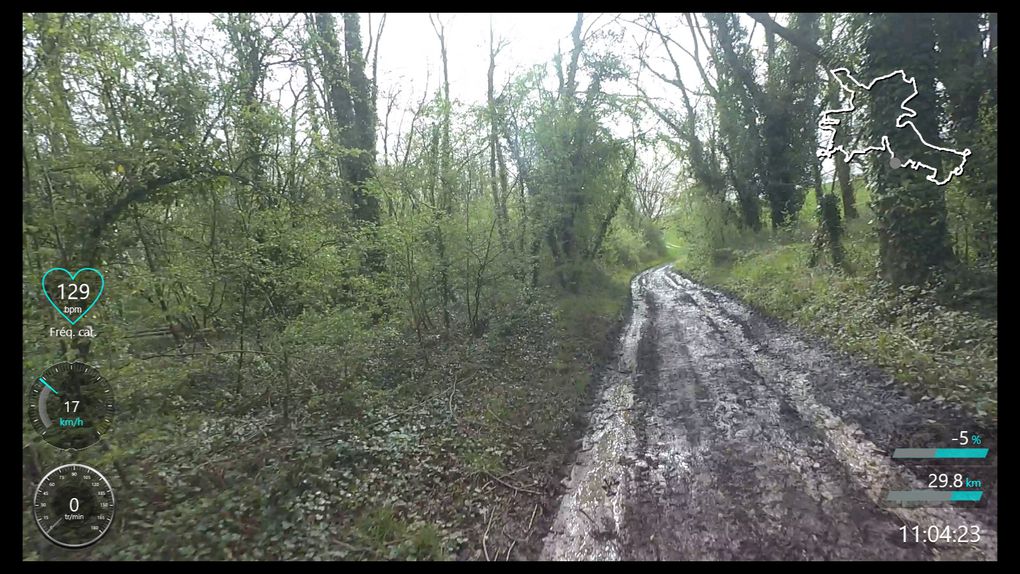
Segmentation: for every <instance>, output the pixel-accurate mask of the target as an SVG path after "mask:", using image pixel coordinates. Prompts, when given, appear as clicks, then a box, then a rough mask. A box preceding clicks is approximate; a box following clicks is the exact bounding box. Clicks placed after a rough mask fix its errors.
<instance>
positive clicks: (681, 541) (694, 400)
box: [543, 267, 997, 560]
mask: <svg viewBox="0 0 1020 574" xmlns="http://www.w3.org/2000/svg"><path fill="white" fill-rule="evenodd" d="M632 301H633V304H634V313H633V315H632V319H631V323H630V324H629V325H628V328H627V329H626V330H625V332H624V334H623V335H622V336H621V339H620V352H621V355H620V363H619V365H618V368H617V369H615V370H611V371H610V373H609V374H608V375H607V377H606V380H605V388H604V391H603V397H602V402H601V404H600V405H599V407H598V409H596V411H595V414H594V415H593V417H592V430H590V431H589V433H588V435H586V438H585V448H586V449H588V451H587V452H582V453H581V454H579V457H578V462H577V464H576V465H575V466H574V468H573V469H572V473H571V478H570V482H569V483H568V492H567V494H565V495H564V497H563V501H562V503H561V507H560V511H559V514H558V515H557V518H556V520H555V524H554V527H553V529H552V531H551V532H550V534H549V535H548V536H547V538H546V544H545V550H544V552H543V557H544V558H553V559H581V560H583V559H667V560H743V559H759V560H768V559H787V560H789V559H794V560H796V559H837V560H855V559H865V560H924V559H981V558H988V557H994V556H995V553H996V550H997V546H996V537H995V513H996V511H995V508H994V507H990V508H984V509H973V510H972V511H969V510H966V509H960V508H931V507H929V508H886V507H884V506H883V505H882V503H881V500H880V497H881V496H882V494H883V492H884V491H883V489H888V488H890V487H893V486H895V487H897V488H901V487H902V488H921V487H923V485H922V484H920V480H919V478H918V475H917V472H918V471H917V470H916V469H915V470H914V471H911V470H909V469H905V468H903V467H902V466H901V465H897V464H895V463H893V462H892V460H891V459H890V458H889V457H888V454H886V453H888V452H891V451H890V450H889V449H890V448H891V445H895V444H896V443H895V441H897V440H903V439H904V437H906V436H910V434H909V433H911V432H914V430H916V429H917V428H920V426H922V423H920V422H918V421H919V420H920V419H921V418H923V420H924V421H934V420H935V419H933V418H930V417H937V418H941V419H942V420H943V421H946V422H945V424H943V426H944V427H945V428H955V427H954V426H953V425H959V424H963V423H962V422H960V421H959V420H958V419H959V417H958V416H956V415H954V414H952V413H949V414H945V413H933V412H932V411H931V409H930V408H922V407H917V408H908V407H910V406H911V405H909V404H908V401H907V399H906V396H905V395H900V394H897V393H896V392H895V391H894V390H892V389H889V388H888V384H887V381H885V379H884V378H883V376H880V373H876V372H873V370H872V371H868V369H866V368H862V367H859V366H857V365H854V364H851V363H849V362H847V361H844V360H840V359H838V358H836V357H833V356H832V354H831V353H830V352H829V351H827V350H824V349H820V348H818V346H817V345H810V344H808V343H806V342H804V341H803V340H801V339H799V338H797V337H796V336H794V335H792V334H790V333H789V332H787V331H786V330H785V329H779V328H774V327H772V326H771V325H768V324H766V323H765V322H764V321H763V320H762V319H761V318H759V317H757V316H756V315H755V314H754V313H753V312H751V311H749V310H748V309H746V308H745V307H743V306H742V305H740V304H738V303H736V302H734V301H732V300H730V299H729V298H727V297H725V296H724V295H721V294H719V293H716V292H713V291H711V290H708V289H705V288H703V287H701V286H698V285H696V284H694V283H693V282H691V281H689V280H688V279H686V278H684V277H682V276H680V275H678V274H676V273H673V272H672V271H670V270H669V268H668V267H659V268H656V269H652V270H649V271H646V272H644V273H642V274H640V275H639V276H638V277H637V278H635V280H634V282H633V283H632ZM833 381H835V383H836V384H833ZM837 413H839V414H837ZM841 415H842V416H841ZM843 417H845V418H843ZM954 417H956V418H954ZM961 428H965V427H961ZM936 434H939V433H936ZM876 443H877V444H876ZM943 444H951V443H946V442H944V443H943ZM879 445H880V446H879ZM899 446H907V445H906V444H905V443H900V444H899ZM582 455H584V456H582ZM913 524H921V525H922V528H924V527H925V526H926V525H928V524H940V525H960V524H980V525H981V526H982V540H981V542H980V543H978V544H975V545H938V546H933V545H928V544H913V543H911V544H904V543H903V542H902V533H901V531H900V530H899V529H900V527H901V526H903V525H908V526H912V525H913Z"/></svg>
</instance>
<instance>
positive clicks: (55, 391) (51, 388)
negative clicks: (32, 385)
mask: <svg viewBox="0 0 1020 574" xmlns="http://www.w3.org/2000/svg"><path fill="white" fill-rule="evenodd" d="M39 382H40V383H42V384H44V385H46V388H47V389H49V390H51V391H53V394H55V395H59V394H60V393H58V392H57V389H54V388H53V387H51V386H50V384H49V383H47V382H46V379H44V378H42V377H39Z"/></svg>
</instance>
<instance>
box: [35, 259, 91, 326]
mask: <svg viewBox="0 0 1020 574" xmlns="http://www.w3.org/2000/svg"><path fill="white" fill-rule="evenodd" d="M54 271H63V272H64V273H67V276H68V277H70V278H71V281H74V278H75V277H77V276H78V274H80V273H81V272H82V271H95V272H96V275H99V280H100V281H101V283H100V284H99V293H96V299H95V301H93V302H92V304H91V305H89V306H88V308H87V309H85V310H84V311H82V312H81V315H78V318H77V319H75V320H74V321H72V320H71V318H70V317H68V316H67V315H65V314H64V312H63V311H61V310H60V307H57V304H56V303H54V302H53V299H50V294H49V292H48V291H46V276H47V275H49V274H50V273H53V272H54ZM105 287H106V278H105V277H103V272H102V271H100V270H98V269H96V268H94V267H82V268H81V269H79V270H77V271H75V272H74V275H71V272H70V271H68V270H67V269H64V268H63V267H52V268H50V270H49V271H47V272H46V273H43V276H42V290H43V295H46V300H47V301H49V302H50V305H53V308H54V309H56V310H57V313H60V316H61V317H63V318H64V320H66V321H67V322H68V323H70V324H71V326H72V327H73V326H74V324H75V323H77V322H78V321H81V320H82V317H84V316H85V315H88V314H89V311H91V310H92V308H93V307H95V306H96V303H98V302H99V298H100V297H102V296H103V289H104V288H105Z"/></svg>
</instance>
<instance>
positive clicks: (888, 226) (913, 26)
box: [863, 13, 953, 285]
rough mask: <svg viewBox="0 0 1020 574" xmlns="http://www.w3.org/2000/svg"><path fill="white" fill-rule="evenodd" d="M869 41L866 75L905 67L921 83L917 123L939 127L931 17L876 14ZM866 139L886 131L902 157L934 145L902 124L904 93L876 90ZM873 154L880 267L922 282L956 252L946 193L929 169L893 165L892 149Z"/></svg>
mask: <svg viewBox="0 0 1020 574" xmlns="http://www.w3.org/2000/svg"><path fill="white" fill-rule="evenodd" d="M870 22H871V23H870V25H869V26H868V27H867V30H866V38H865V53H866V58H865V67H864V70H863V75H864V76H865V77H866V78H868V79H870V78H874V77H877V76H881V75H884V74H887V73H889V72H890V71H892V70H898V69H904V70H906V71H907V74H908V76H913V77H914V78H915V79H916V82H917V90H918V94H917V96H916V97H914V98H913V99H912V100H910V107H911V108H912V109H914V110H915V111H916V112H917V116H916V119H915V123H917V124H918V126H919V128H920V129H922V130H924V128H925V127H926V126H931V130H935V129H937V126H938V117H939V111H938V106H937V105H936V101H935V93H936V92H935V76H936V66H935V34H934V29H933V22H932V16H931V15H930V14H899V13H896V14H893V13H884V14H874V15H872V17H871V19H870ZM870 95H871V98H872V100H871V104H872V109H871V110H870V117H869V118H868V128H867V134H866V135H867V136H868V137H870V138H872V139H875V140H876V141H877V140H878V139H879V138H880V137H881V136H882V135H886V136H888V138H889V143H890V146H891V148H892V150H893V151H894V153H895V154H896V157H897V158H899V159H900V161H901V162H902V161H904V160H907V159H910V158H919V157H925V158H926V159H925V162H926V163H929V162H932V161H933V159H932V156H931V154H929V153H928V152H929V150H928V148H926V146H925V145H924V144H923V143H922V142H921V141H920V140H919V139H918V138H917V135H916V134H914V132H913V130H910V129H897V128H896V127H895V122H896V118H897V117H898V116H899V114H900V112H901V110H900V105H901V104H902V103H903V95H902V90H900V89H878V90H872V92H871V94H870ZM870 155H871V156H872V176H873V179H874V190H873V192H872V200H873V207H874V211H875V217H876V230H877V232H878V238H879V272H880V274H881V276H882V277H883V278H884V279H886V280H888V281H890V282H891V283H893V284H894V285H901V284H920V283H923V282H924V281H925V280H927V279H928V278H929V277H930V276H931V274H932V272H933V271H934V270H936V269H938V268H940V267H943V266H945V265H946V264H947V263H948V262H949V261H950V260H951V259H952V257H953V251H952V248H951V246H950V243H949V232H948V228H947V225H946V201H945V191H944V188H943V187H941V186H937V185H934V184H933V183H932V182H930V181H927V180H926V179H925V175H926V174H925V173H924V172H919V171H915V170H912V169H904V168H900V169H897V168H893V167H892V164H891V163H890V159H891V158H890V157H889V155H888V154H870Z"/></svg>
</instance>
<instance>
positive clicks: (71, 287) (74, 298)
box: [42, 267, 106, 325]
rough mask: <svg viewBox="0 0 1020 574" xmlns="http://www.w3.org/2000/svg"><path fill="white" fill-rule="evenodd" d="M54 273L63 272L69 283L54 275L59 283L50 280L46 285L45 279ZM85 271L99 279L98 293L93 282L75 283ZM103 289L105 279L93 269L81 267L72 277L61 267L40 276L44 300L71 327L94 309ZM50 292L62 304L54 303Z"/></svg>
mask: <svg viewBox="0 0 1020 574" xmlns="http://www.w3.org/2000/svg"><path fill="white" fill-rule="evenodd" d="M54 271H63V272H64V273H65V274H66V275H67V276H68V278H70V280H71V282H70V283H66V282H64V281H63V280H62V279H63V278H62V277H59V275H54V277H55V278H58V279H60V282H59V283H57V282H56V281H57V279H51V280H50V283H49V284H47V283H46V278H47V277H49V275H50V273H53V272H54ZM86 271H90V272H92V273H95V274H96V275H97V276H98V277H99V281H98V283H99V290H98V291H95V283H96V282H95V281H94V280H93V281H79V282H75V279H77V278H78V275H79V274H81V273H83V272H86ZM105 287H106V279H104V278H103V274H102V273H101V272H100V271H99V270H98V269H94V268H92V267H83V268H81V269H79V270H77V271H75V272H74V274H73V275H72V274H71V272H70V271H68V270H67V269H64V268H63V267H54V268H52V269H50V270H49V271H47V272H46V273H43V276H42V288H43V293H44V294H45V295H46V300H47V301H49V302H50V305H53V308H54V309H56V310H57V313H60V316H61V317H63V318H64V319H66V320H67V322H68V323H70V324H72V325H74V324H75V323H77V322H78V321H80V320H81V318H82V317H84V316H85V315H86V314H88V312H89V311H90V310H92V307H95V305H96V303H97V302H98V301H99V297H100V296H101V295H102V294H103V289H104V288H105ZM51 292H52V293H53V295H54V296H56V299H58V300H59V301H61V303H64V304H63V305H58V304H57V303H56V301H54V297H53V296H51V295H50V293H51ZM89 301H91V303H88V302H89ZM86 303H88V306H87V307H86V306H85V304H86ZM72 317H73V318H72Z"/></svg>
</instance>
